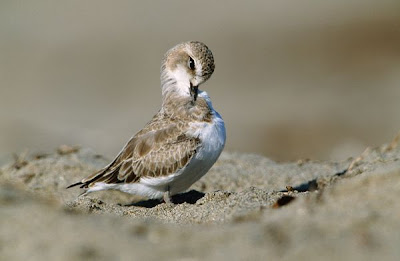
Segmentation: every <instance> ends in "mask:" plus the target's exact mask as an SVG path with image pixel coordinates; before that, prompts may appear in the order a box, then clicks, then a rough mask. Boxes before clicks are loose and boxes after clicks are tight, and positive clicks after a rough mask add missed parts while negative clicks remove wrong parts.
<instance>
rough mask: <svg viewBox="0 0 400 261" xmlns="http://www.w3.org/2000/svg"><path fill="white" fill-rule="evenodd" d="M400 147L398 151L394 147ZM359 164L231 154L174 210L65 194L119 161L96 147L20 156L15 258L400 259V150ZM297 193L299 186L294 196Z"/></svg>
mask: <svg viewBox="0 0 400 261" xmlns="http://www.w3.org/2000/svg"><path fill="white" fill-rule="evenodd" d="M394 145H396V144H394ZM394 145H393V144H392V146H382V147H380V148H376V149H370V150H367V151H366V152H365V153H364V154H363V155H362V157H361V158H359V159H358V161H357V162H356V164H353V166H352V168H351V169H350V170H348V171H346V169H347V167H348V166H349V165H350V163H351V162H352V159H349V160H347V161H344V162H314V161H306V160H304V161H298V162H295V163H276V162H273V161H271V160H269V159H266V158H264V157H261V156H257V155H245V154H238V153H223V154H222V156H221V158H220V160H219V161H218V162H217V163H216V164H215V166H214V167H213V168H212V169H211V170H210V172H209V173H208V174H207V175H206V176H205V177H204V178H203V179H201V180H200V181H199V182H197V183H196V184H195V185H194V186H193V187H192V190H191V191H189V192H187V193H183V194H181V195H177V196H175V198H174V201H175V202H176V203H178V204H176V205H174V206H172V205H168V204H165V203H162V202H159V201H156V200H146V199H141V198H138V197H136V196H131V195H126V194H123V193H119V192H99V193H92V194H90V195H89V196H86V197H79V198H78V197H77V196H78V195H79V194H80V193H81V191H80V190H79V189H76V188H74V189H68V190H66V189H65V187H66V186H67V185H69V184H71V183H73V182H76V181H78V180H80V179H81V178H82V177H85V176H86V175H88V174H90V173H91V172H93V171H94V170H96V169H97V168H100V167H102V166H103V165H104V164H106V163H107V160H105V159H104V158H103V157H101V156H99V155H96V154H95V153H93V152H92V151H90V150H88V149H77V148H68V147H63V148H61V149H60V150H58V152H57V153H54V154H51V155H30V156H27V157H26V158H24V157H20V158H19V159H17V160H16V161H15V162H13V163H10V164H8V165H6V166H4V167H2V168H1V170H0V204H1V206H2V207H1V208H0V225H1V226H0V256H2V258H4V260H15V259H29V260H43V259H45V260H48V259H57V260H88V259H96V260H102V259H103V260H105V259H108V260H109V259H115V258H119V259H121V260H128V259H129V260H132V259H134V260H139V259H146V260H153V259H154V260H156V259H157V260H158V259H160V258H162V259H166V260H177V259H178V260H204V259H213V260H217V259H218V260H220V259H232V260H244V259H247V260H250V259H251V260H266V258H268V259H269V260H276V259H278V258H281V259H282V258H283V259H296V260H298V259H300V260H302V259H307V260H321V258H328V259H331V260H333V259H335V260H339V259H347V260H349V259H352V260H365V259H366V260H372V259H378V258H379V259H380V260H382V259H386V260H396V257H399V256H400V248H399V247H398V246H399V245H400V233H399V232H398V231H400V222H399V219H400V203H399V200H398V197H399V195H400V160H399V158H400V149H399V148H396V146H394ZM288 189H289V191H287V190H288Z"/></svg>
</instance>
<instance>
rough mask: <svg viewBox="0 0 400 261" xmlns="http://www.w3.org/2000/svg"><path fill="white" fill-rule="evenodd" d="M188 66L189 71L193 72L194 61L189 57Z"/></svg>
mask: <svg viewBox="0 0 400 261" xmlns="http://www.w3.org/2000/svg"><path fill="white" fill-rule="evenodd" d="M188 66H189V68H190V69H191V70H194V60H193V58H192V57H190V56H189V61H188Z"/></svg>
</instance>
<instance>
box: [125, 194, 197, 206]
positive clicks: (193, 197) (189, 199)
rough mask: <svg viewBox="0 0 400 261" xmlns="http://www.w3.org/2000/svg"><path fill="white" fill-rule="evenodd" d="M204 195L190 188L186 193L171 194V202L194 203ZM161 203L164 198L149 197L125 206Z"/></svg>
mask: <svg viewBox="0 0 400 261" xmlns="http://www.w3.org/2000/svg"><path fill="white" fill-rule="evenodd" d="M204 195H205V194H204V193H203V192H200V191H197V190H190V191H188V192H186V193H182V194H177V195H174V196H172V202H173V203H174V204H182V203H188V204H195V203H196V202H197V201H198V200H199V199H201V198H202V197H204ZM162 203H164V200H162V199H149V200H142V201H139V202H134V203H132V204H128V205H125V206H135V207H143V208H153V207H155V206H157V205H159V204H162Z"/></svg>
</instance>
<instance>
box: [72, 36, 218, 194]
mask: <svg viewBox="0 0 400 261" xmlns="http://www.w3.org/2000/svg"><path fill="white" fill-rule="evenodd" d="M213 71H214V59H213V56H212V53H211V51H210V50H209V49H208V48H207V46H205V45H204V44H203V43H200V42H194V41H192V42H186V43H182V44H178V45H177V46H175V47H174V48H172V49H170V50H169V51H168V52H167V53H166V55H165V57H164V59H163V63H162V66H161V87H162V94H163V103H162V107H161V109H160V111H159V112H158V113H157V114H156V115H155V116H154V117H153V119H152V120H151V121H150V122H149V123H147V124H146V126H145V127H144V128H143V129H142V130H141V131H139V132H138V133H137V134H136V135H134V136H133V137H132V138H131V139H130V140H129V141H128V143H127V144H126V145H125V146H124V148H123V149H122V150H121V152H120V153H119V154H118V156H117V157H116V158H115V159H114V160H113V161H112V162H111V163H110V164H109V165H107V166H106V167H104V168H103V169H101V170H99V171H98V172H96V173H94V174H93V175H91V176H89V177H87V178H85V179H83V180H82V181H81V182H78V183H75V184H72V185H71V186H69V187H68V188H70V187H73V186H78V185H80V187H81V188H84V189H86V193H88V192H92V191H98V190H103V189H119V190H122V191H125V192H128V193H133V194H142V195H145V196H148V197H154V198H155V197H160V195H161V193H164V192H165V194H164V199H165V200H166V201H168V200H169V196H170V193H171V194H176V193H178V192H180V191H182V190H185V189H187V188H188V187H189V186H190V185H191V184H192V183H193V182H195V181H196V180H198V179H199V178H200V177H201V176H202V175H204V174H205V173H206V172H207V171H208V169H209V168H210V167H211V166H212V165H213V163H214V162H215V161H216V159H217V158H218V156H219V154H220V153H221V151H222V149H223V147H224V144H225V127H224V123H223V120H222V118H221V117H220V116H219V114H218V113H217V112H216V111H214V109H213V108H212V105H211V100H210V99H209V97H208V95H207V94H206V93H205V92H201V91H199V90H198V85H200V84H201V83H203V82H204V81H206V80H207V79H208V78H210V76H211V74H212V73H213ZM189 164H190V166H189ZM129 184H132V185H129ZM135 184H137V185H135ZM165 195H166V196H165Z"/></svg>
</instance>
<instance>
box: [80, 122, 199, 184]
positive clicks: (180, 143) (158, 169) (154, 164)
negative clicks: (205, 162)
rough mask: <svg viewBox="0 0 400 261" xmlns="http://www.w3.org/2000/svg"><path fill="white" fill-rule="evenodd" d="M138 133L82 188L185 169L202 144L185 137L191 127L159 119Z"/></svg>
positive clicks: (84, 181)
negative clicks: (99, 183) (98, 183)
mask: <svg viewBox="0 0 400 261" xmlns="http://www.w3.org/2000/svg"><path fill="white" fill-rule="evenodd" d="M154 122H155V121H154V118H153V121H152V122H150V123H149V124H148V125H146V127H145V128H144V129H143V130H141V131H140V132H139V133H137V134H136V135H135V136H134V137H133V138H132V139H131V140H130V141H129V142H128V143H127V144H126V145H125V147H124V148H123V149H122V150H121V152H120V153H119V154H118V156H117V157H116V158H115V159H114V161H113V162H111V163H110V164H109V165H108V166H106V167H104V168H103V169H101V170H99V171H98V172H96V173H94V174H93V175H91V176H89V177H87V178H85V179H83V180H82V181H81V183H77V184H76V185H81V187H82V188H88V187H90V186H92V185H93V184H95V183H97V182H104V183H135V182H138V181H139V180H140V178H142V177H147V178H151V177H160V176H165V175H170V174H173V173H175V172H176V171H177V170H179V169H180V168H183V167H184V166H185V165H186V164H188V162H189V161H190V159H191V158H192V157H193V155H194V154H195V153H196V150H197V148H198V146H199V145H200V140H199V139H198V138H196V137H189V136H187V135H186V134H185V133H186V131H187V128H188V125H187V124H182V122H172V123H171V122H165V121H162V120H160V119H157V121H156V123H157V124H154Z"/></svg>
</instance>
